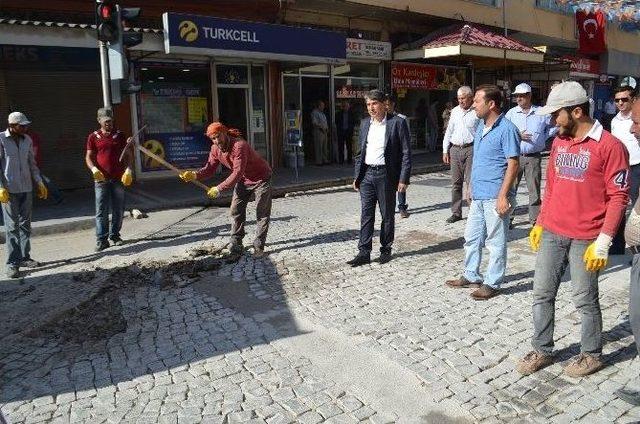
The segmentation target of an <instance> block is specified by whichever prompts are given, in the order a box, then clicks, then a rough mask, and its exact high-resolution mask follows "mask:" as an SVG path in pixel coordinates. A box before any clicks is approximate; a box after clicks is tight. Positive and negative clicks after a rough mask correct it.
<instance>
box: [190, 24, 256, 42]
mask: <svg viewBox="0 0 640 424" xmlns="http://www.w3.org/2000/svg"><path fill="white" fill-rule="evenodd" d="M202 32H203V33H204V38H209V39H212V40H222V41H240V42H245V43H259V42H260V40H258V36H257V35H256V32H255V31H243V30H239V29H226V28H215V27H214V28H211V27H202Z"/></svg>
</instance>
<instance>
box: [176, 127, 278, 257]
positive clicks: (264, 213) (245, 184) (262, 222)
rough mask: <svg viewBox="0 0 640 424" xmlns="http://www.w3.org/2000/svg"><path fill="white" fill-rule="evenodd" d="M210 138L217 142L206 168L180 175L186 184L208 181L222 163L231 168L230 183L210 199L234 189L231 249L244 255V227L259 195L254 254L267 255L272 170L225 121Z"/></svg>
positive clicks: (209, 130)
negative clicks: (250, 204) (249, 208)
mask: <svg viewBox="0 0 640 424" xmlns="http://www.w3.org/2000/svg"><path fill="white" fill-rule="evenodd" d="M207 137H209V138H210V139H211V142H212V143H213V144H212V145H211V152H210V153H209V159H208V161H207V163H206V165H205V166H204V167H202V168H200V169H199V170H198V171H184V172H182V173H181V174H180V178H182V180H183V181H186V182H189V181H193V180H195V179H198V180H204V179H207V178H209V177H211V176H212V175H213V174H214V173H215V172H216V168H217V167H218V164H220V163H221V164H222V165H224V166H226V167H227V168H229V169H231V175H229V176H228V177H227V179H226V180H224V181H223V182H221V183H220V184H218V185H217V186H214V187H212V188H211V189H209V191H208V192H207V196H209V197H210V198H212V199H215V198H216V197H218V195H219V194H220V193H221V192H223V191H225V190H228V189H230V188H233V198H232V200H231V218H232V219H233V223H232V226H231V242H230V243H229V250H230V252H231V254H232V255H238V254H241V253H242V250H243V247H242V239H243V238H244V235H245V232H244V225H245V222H246V220H247V203H248V202H249V198H250V197H251V194H252V193H254V194H255V196H256V203H257V204H256V226H257V233H256V238H255V241H254V242H253V248H254V255H255V256H256V257H261V256H264V244H265V241H266V240H267V231H268V230H269V219H270V217H271V167H270V166H269V164H268V163H267V162H266V161H265V160H264V159H262V158H261V157H260V155H259V154H258V153H257V152H256V151H255V150H253V149H252V148H251V146H250V145H249V143H248V142H247V141H246V140H244V139H243V138H242V134H241V133H240V131H239V130H237V129H235V128H227V127H226V126H225V125H224V124H222V123H221V122H214V123H212V124H211V125H209V126H208V127H207Z"/></svg>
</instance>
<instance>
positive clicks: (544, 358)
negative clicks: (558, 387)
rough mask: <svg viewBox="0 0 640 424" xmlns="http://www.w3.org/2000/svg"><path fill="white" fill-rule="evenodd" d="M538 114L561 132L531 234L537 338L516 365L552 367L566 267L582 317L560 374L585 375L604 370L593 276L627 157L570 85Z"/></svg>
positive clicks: (614, 217)
mask: <svg viewBox="0 0 640 424" xmlns="http://www.w3.org/2000/svg"><path fill="white" fill-rule="evenodd" d="M536 113H537V114H551V115H552V117H553V118H554V120H555V122H556V126H557V127H558V129H559V131H558V136H557V137H556V138H555V140H554V141H553V147H552V150H551V156H550V158H549V164H548V166H547V186H546V189H545V193H544V197H543V200H542V208H541V211H540V215H539V216H538V219H537V221H536V225H535V226H534V227H533V229H532V230H531V233H530V234H529V242H530V244H531V248H532V249H533V251H538V250H539V251H538V256H537V259H536V266H535V276H534V280H533V326H534V334H533V339H532V341H531V344H532V346H533V351H531V352H529V353H528V354H527V355H526V356H525V357H524V358H523V359H522V360H521V361H520V362H519V363H518V366H517V370H518V371H519V372H520V373H521V374H525V375H528V374H531V373H534V372H536V371H537V370H539V369H541V368H544V367H546V366H547V365H550V364H551V363H552V362H553V356H552V352H553V329H554V318H555V317H554V308H555V300H556V295H557V293H558V286H559V285H560V278H561V277H562V274H563V273H564V271H565V270H566V268H567V265H568V266H569V269H570V271H571V284H572V290H573V302H574V304H575V306H576V308H577V309H578V311H580V315H581V317H582V337H581V346H582V348H581V353H580V355H578V356H577V357H576V358H574V360H573V361H571V363H570V364H569V365H568V366H567V367H566V368H565V369H564V372H565V374H567V375H569V376H570V377H582V376H585V375H589V374H592V373H594V372H596V371H598V370H599V369H600V368H602V366H603V362H602V359H601V355H602V314H601V312H600V302H599V296H598V274H599V271H600V270H601V269H603V268H604V267H605V266H606V264H607V257H608V252H609V246H610V245H611V240H612V239H613V236H614V235H615V234H616V231H617V229H618V226H619V225H620V222H621V221H622V218H623V216H624V212H625V208H626V206H627V203H628V202H629V194H628V192H629V187H628V176H629V157H628V153H627V151H626V149H625V147H624V145H623V144H622V143H621V142H620V141H619V140H618V139H617V138H615V137H614V136H612V135H611V134H610V133H609V132H607V131H605V130H604V129H603V128H602V125H600V123H599V122H598V121H594V120H593V119H591V118H590V117H589V97H588V96H587V93H586V91H585V90H584V88H582V86H581V85H580V84H579V83H577V82H575V81H568V82H563V83H562V84H559V85H557V86H556V87H554V88H553V89H552V90H551V93H550V94H549V98H548V100H547V105H546V106H545V107H542V108H540V109H538V110H537V111H536Z"/></svg>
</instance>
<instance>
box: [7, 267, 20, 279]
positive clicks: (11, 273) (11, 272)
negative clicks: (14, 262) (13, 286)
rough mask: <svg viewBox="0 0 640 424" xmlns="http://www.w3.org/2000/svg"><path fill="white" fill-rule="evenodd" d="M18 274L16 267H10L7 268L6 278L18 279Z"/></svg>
mask: <svg viewBox="0 0 640 424" xmlns="http://www.w3.org/2000/svg"><path fill="white" fill-rule="evenodd" d="M18 275H20V272H19V271H18V267H14V266H10V267H7V278H18Z"/></svg>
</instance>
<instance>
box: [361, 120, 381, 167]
mask: <svg viewBox="0 0 640 424" xmlns="http://www.w3.org/2000/svg"><path fill="white" fill-rule="evenodd" d="M386 131H387V118H386V117H385V118H384V119H383V120H382V122H378V121H376V120H375V119H373V118H371V124H370V125H369V133H368V134H367V151H366V154H365V156H364V163H366V164H367V165H384V148H385V135H386Z"/></svg>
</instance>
